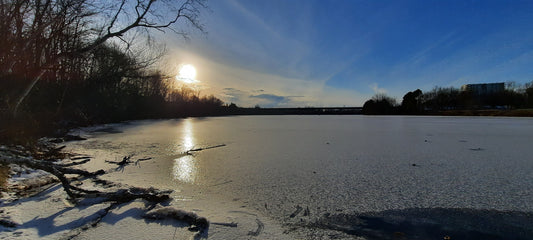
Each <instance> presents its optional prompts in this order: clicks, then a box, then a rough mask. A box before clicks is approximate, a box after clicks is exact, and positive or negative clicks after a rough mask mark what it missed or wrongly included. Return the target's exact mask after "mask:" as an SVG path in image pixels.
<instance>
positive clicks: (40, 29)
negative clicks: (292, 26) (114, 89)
mask: <svg viewBox="0 0 533 240" xmlns="http://www.w3.org/2000/svg"><path fill="white" fill-rule="evenodd" d="M204 8H206V0H182V1H172V0H121V1H108V2H106V1H96V0H0V34H1V35H2V36H4V37H3V38H2V39H1V40H0V50H1V51H0V71H1V72H0V79H5V78H9V79H11V80H10V81H14V83H13V84H12V85H13V86H14V87H13V88H11V90H12V91H11V92H7V93H6V96H5V97H4V99H2V101H3V102H4V104H6V105H7V106H8V108H9V109H10V111H11V112H12V114H13V116H14V117H16V115H17V112H18V110H19V108H20V105H21V103H22V102H23V101H24V99H25V98H26V97H27V96H28V94H29V93H30V92H31V91H32V89H33V88H34V86H35V85H36V83H37V82H39V81H40V80H41V79H43V78H46V77H47V75H58V74H59V75H62V74H63V75H70V74H72V72H71V71H73V69H69V66H79V64H80V63H81V62H83V61H84V60H85V59H84V58H83V56H84V55H85V54H87V53H88V52H91V51H92V50H94V49H96V48H97V47H99V46H101V45H102V44H104V43H106V42H110V41H112V42H114V43H116V44H123V45H124V46H125V48H129V47H130V46H131V43H132V42H133V41H134V39H136V38H137V37H139V35H144V36H145V37H150V33H151V30H158V31H163V32H164V31H166V30H170V31H172V32H174V33H176V34H179V35H181V36H183V37H185V38H186V37H187V33H188V32H189V31H190V30H191V29H197V30H200V31H203V26H202V25H201V23H200V21H199V15H200V11H201V10H202V9H204ZM5 76H9V77H5ZM49 77H50V76H49ZM55 77H57V76H55ZM13 79H15V80H13Z"/></svg>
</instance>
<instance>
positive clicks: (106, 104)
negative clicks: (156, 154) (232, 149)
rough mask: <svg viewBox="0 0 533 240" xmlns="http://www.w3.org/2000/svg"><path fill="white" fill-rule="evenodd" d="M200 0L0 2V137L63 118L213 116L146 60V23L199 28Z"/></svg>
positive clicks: (217, 104)
mask: <svg viewBox="0 0 533 240" xmlns="http://www.w3.org/2000/svg"><path fill="white" fill-rule="evenodd" d="M204 8H206V5H205V0H182V1H171V0H161V1H155V0H120V1H99V2H96V3H95V2H94V1H90V0H0V36H1V37H0V116H1V118H0V124H1V125H0V126H1V127H0V139H4V140H5V139H8V140H9V139H10V138H13V137H16V136H18V135H39V134H46V133H48V132H47V131H49V130H51V129H61V128H66V127H69V126H72V125H83V124H91V123H103V122H112V121H121V120H126V119H141V118H160V117H181V116H191V115H196V116H198V115H205V114H217V113H218V112H220V108H221V107H222V106H223V102H222V101H221V100H219V99H217V98H216V97H214V96H207V97H205V96H204V97H202V96H200V94H199V92H198V91H195V90H194V89H191V88H188V87H187V86H177V85H176V83H175V80H174V76H169V75H168V74H164V73H163V72H162V71H161V70H159V69H158V68H157V67H156V64H155V63H157V61H158V60H159V59H160V57H161V56H162V54H163V53H164V49H162V48H161V47H158V45H157V44H156V43H155V42H154V41H153V40H152V38H151V31H153V30H159V31H171V32H174V33H176V34H179V35H182V36H184V37H187V32H188V31H191V30H194V29H196V30H200V31H203V27H202V25H201V24H200V22H199V19H198V18H199V13H200V11H201V10H202V9H204Z"/></svg>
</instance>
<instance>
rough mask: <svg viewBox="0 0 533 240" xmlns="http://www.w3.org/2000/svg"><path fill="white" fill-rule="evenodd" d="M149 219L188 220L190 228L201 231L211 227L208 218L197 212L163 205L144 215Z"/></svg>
mask: <svg viewBox="0 0 533 240" xmlns="http://www.w3.org/2000/svg"><path fill="white" fill-rule="evenodd" d="M143 217H144V218H147V219H165V218H170V219H175V220H178V221H183V222H186V223H187V224H189V225H191V227H190V228H189V229H190V230H196V231H199V232H200V233H203V232H205V231H207V229H208V228H209V221H207V219H206V218H204V217H200V216H198V215H197V214H196V213H193V212H187V211H184V210H180V209H175V208H173V207H161V208H156V209H154V210H151V211H149V212H147V213H146V214H144V215H143Z"/></svg>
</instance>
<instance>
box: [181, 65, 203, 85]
mask: <svg viewBox="0 0 533 240" xmlns="http://www.w3.org/2000/svg"><path fill="white" fill-rule="evenodd" d="M179 68H180V69H179V72H178V75H177V76H176V79H177V80H179V81H182V82H184V83H189V84H190V83H197V82H199V81H198V80H196V68H195V67H194V66H193V65H191V64H184V65H181V66H180V67H179Z"/></svg>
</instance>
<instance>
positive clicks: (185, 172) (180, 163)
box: [173, 156, 197, 183]
mask: <svg viewBox="0 0 533 240" xmlns="http://www.w3.org/2000/svg"><path fill="white" fill-rule="evenodd" d="M173 170H174V171H173V174H174V179H176V180H179V181H182V182H187V183H193V182H194V180H195V178H196V171H197V169H196V162H195V159H194V158H193V157H192V156H184V157H180V158H177V159H174V169H173Z"/></svg>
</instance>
